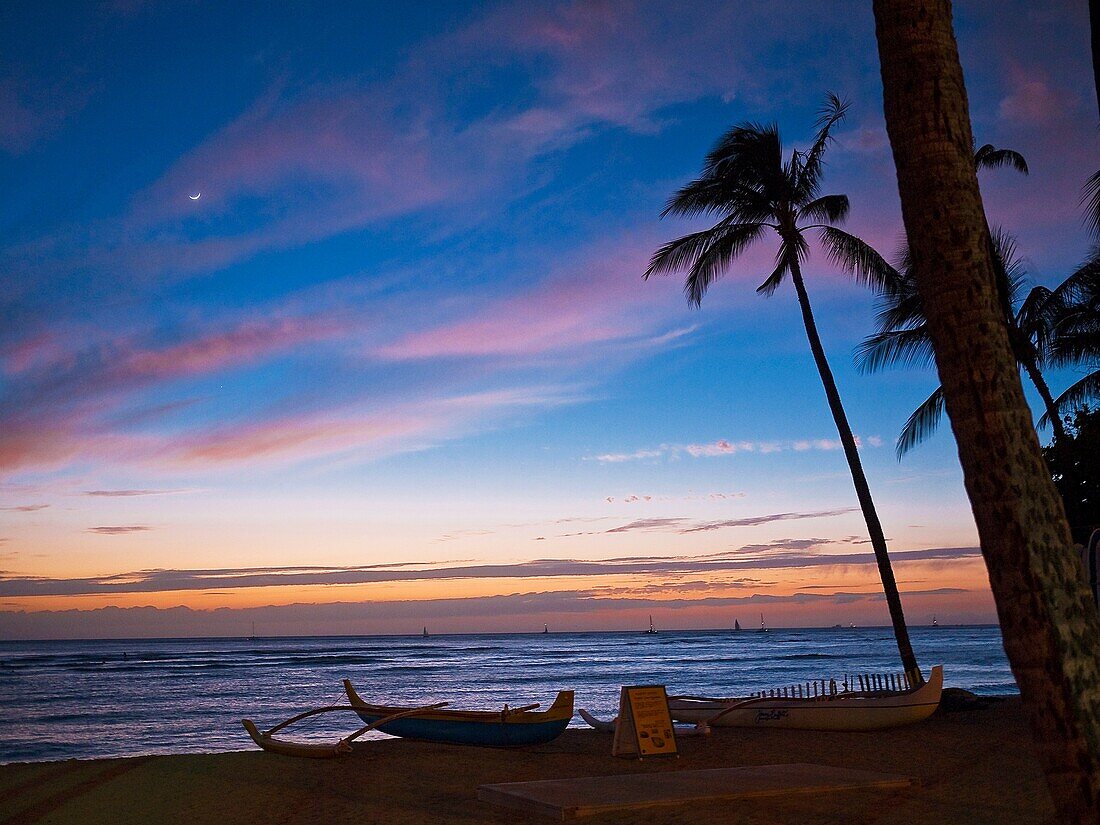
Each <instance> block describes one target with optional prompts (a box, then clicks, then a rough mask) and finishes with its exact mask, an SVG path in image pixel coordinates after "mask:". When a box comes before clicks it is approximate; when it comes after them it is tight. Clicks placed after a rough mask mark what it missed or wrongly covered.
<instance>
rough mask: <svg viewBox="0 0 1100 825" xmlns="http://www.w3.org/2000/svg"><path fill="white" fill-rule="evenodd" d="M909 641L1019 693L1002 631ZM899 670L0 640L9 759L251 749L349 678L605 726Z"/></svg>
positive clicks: (676, 648) (599, 650)
mask: <svg viewBox="0 0 1100 825" xmlns="http://www.w3.org/2000/svg"><path fill="white" fill-rule="evenodd" d="M910 633H911V635H912V641H913V647H914V650H915V651H916V653H917V658H918V661H920V663H921V666H922V668H923V669H924V670H925V672H926V673H927V672H928V670H929V669H930V668H931V666H932V665H934V664H942V665H943V666H944V675H945V683H946V684H947V685H948V686H952V687H961V688H966V689H968V690H972V691H974V692H975V693H980V694H1005V693H1014V692H1016V690H1017V689H1016V685H1015V682H1014V681H1013V678H1012V673H1011V672H1010V670H1009V666H1008V661H1007V659H1006V658H1005V654H1004V650H1003V649H1002V647H1001V636H1000V630H999V629H998V628H997V627H995V626H963V627H938V628H932V627H920V628H912V629H911V630H910ZM900 670H901V668H900V667H899V665H898V656H897V648H896V647H895V645H894V639H893V634H892V632H891V631H890V629H889V628H806V629H791V628H787V629H784V628H773V629H772V630H771V631H770V632H768V633H757V632H753V631H751V630H746V631H741V632H739V633H738V632H733V631H729V630H710V631H666V632H660V633H656V634H653V635H649V634H645V633H641V632H634V633H549V634H471V635H446V636H429V637H427V638H422V637H420V636H355V637H349V636H340V637H309V638H294V637H279V638H257V639H255V640H249V639H129V640H110V641H49V642H38V641H35V642H13V641H0V763H4V762H23V761H37V760H47V759H70V758H77V759H90V758H97V757H110V756H135V755H139V754H158V753H181V752H211V751H229V750H242V749H246V748H251V747H253V745H252V742H251V741H250V740H249V739H248V735H247V734H246V733H245V731H244V729H243V728H242V727H241V723H240V720H241V719H242V718H250V719H252V720H253V721H255V722H256V723H257V724H258V725H259V726H260V728H261V729H262V728H267V727H271V726H272V725H274V724H275V723H277V722H279V721H282V720H283V719H285V718H287V717H289V716H292V715H293V714H295V713H297V712H299V711H302V710H307V709H309V708H312V707H317V706H320V705H327V704H346V699H345V698H344V696H343V690H342V687H341V680H342V679H343V678H344V677H347V678H350V679H351V680H352V682H353V683H354V684H355V686H356V689H357V690H358V692H359V694H360V695H361V696H363V697H364V698H366V699H368V701H377V702H385V703H392V704H414V705H418V704H429V703H431V702H435V701H444V700H446V701H449V702H450V703H451V706H452V707H466V708H496V707H499V706H501V705H502V704H503V703H505V702H507V703H509V704H510V705H512V706H513V707H514V706H517V705H524V704H529V703H532V702H542V703H543V707H547V706H548V705H549V704H550V702H552V701H553V699H554V696H555V694H556V692H557V691H558V690H559V689H566V688H568V689H573V690H575V691H576V692H577V707H584V708H587V709H589V710H591V711H593V712H594V713H596V714H597V715H600V716H607V717H610V716H613V715H614V714H615V712H616V709H617V706H618V697H619V687H620V686H621V685H639V684H663V685H667V687H668V690H669V693H670V694H677V693H682V694H694V695H714V696H730V695H745V694H747V693H749V692H751V691H754V690H759V689H763V688H768V687H780V686H783V685H790V684H795V683H798V682H805V681H807V680H813V679H821V678H826V679H828V678H836V679H837V681H840V679H841V678H842V677H843V676H844V675H845V674H855V673H882V672H894V673H898V672H900ZM359 724H360V723H359V720H358V718H357V717H355V716H354V714H350V713H348V714H342V713H333V714H325V715H323V716H321V717H316V718H315V719H312V720H307V721H306V722H305V723H303V724H302V725H299V726H297V727H292V728H290V729H288V730H287V732H286V733H287V735H289V736H293V737H296V738H300V739H306V740H309V739H315V740H324V739H328V740H332V739H335V738H337V736H338V735H343V734H346V733H349V732H351V731H353V730H355V729H356V728H357V727H358V726H359ZM573 724H574V725H582V724H583V723H582V722H581V721H580V719H579V717H577V718H575V719H574V720H573ZM372 735H376V736H382V734H372Z"/></svg>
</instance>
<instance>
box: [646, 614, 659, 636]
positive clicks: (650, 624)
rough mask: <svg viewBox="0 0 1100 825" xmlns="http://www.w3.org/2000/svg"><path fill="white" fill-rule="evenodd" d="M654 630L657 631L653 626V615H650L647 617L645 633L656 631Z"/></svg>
mask: <svg viewBox="0 0 1100 825" xmlns="http://www.w3.org/2000/svg"><path fill="white" fill-rule="evenodd" d="M656 632H657V628H655V627H654V626H653V617H652V616H650V617H649V630H647V631H646V633H656Z"/></svg>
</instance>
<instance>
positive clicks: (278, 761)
mask: <svg viewBox="0 0 1100 825" xmlns="http://www.w3.org/2000/svg"><path fill="white" fill-rule="evenodd" d="M241 736H242V743H241V744H242V747H244V745H245V743H246V739H245V734H244V731H243V730H242V731H241ZM610 747H611V742H610V737H609V736H607V735H605V734H599V733H596V732H595V731H585V730H576V731H574V730H570V731H567V732H566V733H565V735H564V736H562V737H561V738H560V739H558V740H557V741H555V742H553V743H551V744H549V745H545V746H542V747H538V748H532V749H525V750H493V749H486V748H462V747H456V746H446V745H434V744H428V743H421V742H412V741H405V740H386V741H380V742H375V743H370V747H369V748H368V749H366V750H364V751H362V752H358V753H356V754H355V755H353V756H350V757H348V758H346V759H340V760H309V759H293V758H289V757H280V756H275V755H272V754H267V753H263V752H260V751H256V750H243V751H240V752H235V753H219V754H199V755H179V756H153V757H137V758H130V759H107V760H87V761H79V760H68V761H64V762H44V763H34V764H12V765H5V766H0V824H2V825H15V823H27V824H28V825H29V823H43V825H45V823H99V822H103V823H107V822H110V823H120V825H122V823H146V822H160V823H189V825H194V823H207V822H209V823H218V825H258V823H297V822H326V823H340V822H348V823H351V822H387V823H402V822H409V823H412V822H417V823H420V822H448V823H460V822H500V823H505V822H516V821H531V822H549V821H552V820H550V819H548V818H545V817H542V816H537V815H525V814H522V813H517V812H515V811H510V810H507V809H503V808H497V807H494V806H491V805H489V804H487V803H483V802H479V801H478V799H477V788H478V786H479V785H483V784H487V783H497V782H518V781H526V780H536V779H552V778H564V777H582V776H600V775H610V774H624V773H635V772H650V771H681V770H692V769H701V768H716V767H734V766H742V765H764V764H776V763H793V762H812V763H817V764H823V765H834V766H840V767H854V768H863V769H867V770H876V771H884V772H889V773H900V774H906V775H908V776H912V777H914V778H915V779H916V780H917V784H915V785H914V786H913V787H911V788H908V789H905V790H900V791H881V790H880V791H846V792H841V793H833V794H827V795H814V796H801V797H800V796H792V797H787V798H769V799H757V800H744V801H738V802H734V803H713V802H711V803H696V804H692V805H689V806H678V807H669V808H662V809H652V810H649V811H644V812H625V813H621V814H602V815H599V816H596V817H592V818H590V819H584V820H580V821H591V822H600V823H603V822H607V823H613V822H614V823H626V822H644V823H673V822H683V821H685V820H686V819H687V818H688V817H691V816H698V817H706V818H708V819H709V820H710V821H715V818H716V817H718V816H720V817H721V821H724V822H735V823H754V824H755V823H760V824H761V825H762V824H763V823H826V822H874V823H893V822H897V823H902V822H904V823H912V822H916V821H926V822H938V823H983V822H988V823H1004V822H1014V823H1029V822H1041V821H1043V820H1045V819H1047V818H1049V817H1050V816H1052V815H1053V813H1054V809H1053V806H1052V805H1051V802H1050V799H1049V796H1048V793H1047V790H1046V786H1045V784H1044V782H1043V777H1042V774H1041V772H1040V770H1039V766H1038V763H1037V762H1036V760H1035V758H1034V756H1033V753H1032V747H1031V742H1030V739H1029V735H1028V732H1027V728H1026V724H1025V721H1024V718H1023V713H1022V709H1021V707H1020V703H1019V700H1018V699H1016V698H1010V699H1006V700H1002V701H997V702H994V703H993V704H991V705H990V706H988V707H985V708H982V709H977V710H967V711H959V712H954V713H948V714H943V713H941V714H937V716H935V717H933V718H932V719H931V720H929V721H927V722H925V723H922V724H920V725H917V726H913V727H908V728H899V729H895V730H889V731H880V732H874V733H839V734H838V733H829V734H825V733H816V732H809V731H782V730H773V731H757V730H745V729H727V730H721V731H716V732H715V733H714V735H712V736H711V737H709V738H706V739H701V738H685V739H682V740H681V742H680V751H681V756H680V758H678V759H674V760H653V761H645V762H639V761H632V760H623V759H615V758H612V757H611V756H610Z"/></svg>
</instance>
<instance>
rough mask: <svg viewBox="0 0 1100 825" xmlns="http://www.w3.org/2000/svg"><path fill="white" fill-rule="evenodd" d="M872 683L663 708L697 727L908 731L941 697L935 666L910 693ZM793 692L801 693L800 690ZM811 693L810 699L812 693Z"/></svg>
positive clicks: (676, 700)
mask: <svg viewBox="0 0 1100 825" xmlns="http://www.w3.org/2000/svg"><path fill="white" fill-rule="evenodd" d="M872 679H875V677H871V679H868V684H867V685H865V686H864V687H865V689H863V690H844V689H841V690H840V691H835V683H834V685H833V688H834V689H830V687H829V686H826V685H824V684H822V689H821V691H820V694H819V695H813V696H809V695H790V694H791V693H793V692H794V691H793V689H783V690H781V691H763V692H762V694H761V695H758V696H751V697H748V698H744V699H710V698H706V697H698V696H673V697H670V698H669V700H668V708H669V712H670V713H671V714H672V718H673V719H674V720H676V721H678V722H691V723H694V724H695V725H698V726H703V727H706V726H716V727H739V728H765V727H767V728H800V729H803V730H847V731H855V730H878V729H880V728H893V727H898V726H899V725H911V724H913V723H914V722H921V721H923V720H925V719H927V718H928V717H929V716H931V715H932V714H933V713H934V712H935V710H936V708H937V707H939V704H940V694H941V693H942V691H943V667H941V666H940V665H937V666H936V667H934V668H932V673H931V675H930V677H929V679H928V681H927V682H925V683H924V684H923V685H919V686H917V687H914V688H908V689H900V690H890V689H882V684H883V683H882V681H881V680H877V681H872ZM811 684H813V683H811ZM895 684H896V683H895ZM797 692H798V693H799V694H801V693H802V690H801V686H798V691H797ZM810 692H811V691H810V690H809V689H807V693H810ZM812 692H815V693H816V687H815V690H814V691H812ZM777 693H779V694H788V695H775V694H777Z"/></svg>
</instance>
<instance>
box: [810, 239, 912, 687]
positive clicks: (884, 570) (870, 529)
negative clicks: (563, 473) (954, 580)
mask: <svg viewBox="0 0 1100 825" xmlns="http://www.w3.org/2000/svg"><path fill="white" fill-rule="evenodd" d="M791 280H792V281H793V282H794V288H795V292H797V293H798V306H799V307H800V308H801V310H802V322H803V323H804V324H805V325H806V337H807V338H808V339H809V340H810V351H811V352H812V353H813V356H814V363H815V364H817V371H818V373H819V374H820V376H821V383H822V384H823V385H824V387H825V397H826V398H827V399H828V401H829V410H830V412H832V414H833V421H834V423H835V424H836V430H837V433H839V434H840V443H841V446H842V447H843V448H844V457H845V458H847V459H848V469H849V470H851V472H852V483H853V484H854V485H855V488H856V497H857V498H858V499H859V506H860V509H861V510H863V518H864V520H865V521H866V522H867V533H868V535H869V536H870V538H871V547H872V548H874V551H875V561H877V562H878V573H879V577H880V578H881V579H882V589H883V592H884V593H885V594H886V604H887V606H888V607H889V608H890V623H891V624H892V625H893V626H894V638H895V639H896V640H897V643H898V653H899V654H901V664H902V667H904V668H905V673H906V675H907V676H908V677H909V681H910V683H911V684H913V685H919V684H923V682H924V677H923V676H922V675H921V672H920V667H919V666H918V665H917V657H916V656H915V655H914V654H913V646H912V644H910V642H909V628H907V627H906V626H905V614H904V612H903V611H902V608H901V595H900V594H899V593H898V585H897V582H896V581H895V580H894V569H893V567H891V566H890V556H889V555H888V554H887V552H886V536H885V535H884V534H883V532H882V523H881V522H880V521H879V520H878V512H877V511H876V510H875V502H874V501H873V500H872V499H871V487H870V485H869V484H868V483H867V476H866V475H864V473H863V464H862V462H860V460H859V450H858V449H857V448H856V439H855V436H854V435H852V428H851V426H849V424H848V416H847V415H846V414H845V412H844V405H843V404H842V403H841V401H840V392H838V391H837V388H836V381H835V380H834V378H833V371H832V368H830V367H829V361H828V359H827V358H826V357H825V348H824V347H822V345H821V336H820V335H818V332H817V324H816V323H815V321H814V313H813V310H812V309H811V308H810V296H809V295H808V294H807V293H806V284H805V282H804V281H803V280H802V268H801V267H800V266H799V265H798V261H797V260H792V262H791Z"/></svg>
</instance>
